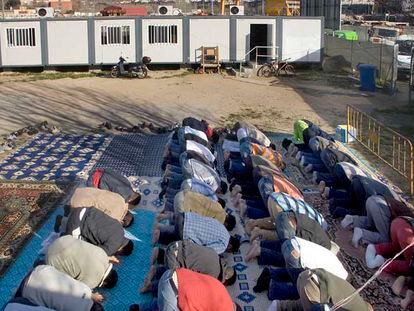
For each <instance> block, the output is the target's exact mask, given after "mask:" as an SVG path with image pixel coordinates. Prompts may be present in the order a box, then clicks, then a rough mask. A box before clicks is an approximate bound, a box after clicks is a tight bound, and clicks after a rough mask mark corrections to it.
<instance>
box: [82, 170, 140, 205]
mask: <svg viewBox="0 0 414 311" xmlns="http://www.w3.org/2000/svg"><path fill="white" fill-rule="evenodd" d="M97 171H101V173H100V174H99V177H98V180H96V182H97V185H96V184H94V174H95V173H96V172H97ZM86 184H87V186H88V187H95V188H99V189H102V190H108V191H111V192H115V193H118V194H119V195H120V196H122V197H123V198H124V199H125V201H126V200H127V199H128V198H130V196H131V195H132V194H133V193H134V191H133V189H132V186H131V183H130V182H129V180H128V178H126V177H125V176H124V175H122V174H120V173H118V172H116V171H114V170H112V169H102V168H99V169H96V170H94V171H93V172H92V173H91V174H90V175H89V178H88V181H87V182H86Z"/></svg>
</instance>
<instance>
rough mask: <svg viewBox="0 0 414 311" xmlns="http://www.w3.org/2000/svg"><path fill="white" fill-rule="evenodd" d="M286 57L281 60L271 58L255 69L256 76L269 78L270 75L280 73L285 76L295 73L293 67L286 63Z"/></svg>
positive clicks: (278, 74)
mask: <svg viewBox="0 0 414 311" xmlns="http://www.w3.org/2000/svg"><path fill="white" fill-rule="evenodd" d="M289 59H290V58H288V59H285V60H282V61H280V62H279V61H276V60H272V62H270V63H265V64H263V65H262V66H260V68H259V70H257V76H258V77H265V78H269V77H270V76H280V75H281V74H282V73H284V75H286V76H292V75H294V74H295V67H293V65H291V64H289V63H288V60H289Z"/></svg>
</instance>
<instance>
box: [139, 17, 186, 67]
mask: <svg viewBox="0 0 414 311" xmlns="http://www.w3.org/2000/svg"><path fill="white" fill-rule="evenodd" d="M150 26H156V27H157V26H177V28H176V30H177V32H176V36H177V38H176V43H173V42H172V41H173V40H171V38H169V37H167V38H165V40H164V41H167V42H164V43H150V28H149V27H150ZM169 35H170V33H168V36H169ZM142 45H143V48H142V53H143V56H149V57H151V60H152V62H153V63H181V62H183V22H182V20H181V19H170V18H168V19H143V20H142Z"/></svg>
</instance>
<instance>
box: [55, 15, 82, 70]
mask: <svg viewBox="0 0 414 311" xmlns="http://www.w3.org/2000/svg"><path fill="white" fill-rule="evenodd" d="M47 40H48V54H49V65H64V64H85V65H87V64H88V23H87V21H47Z"/></svg>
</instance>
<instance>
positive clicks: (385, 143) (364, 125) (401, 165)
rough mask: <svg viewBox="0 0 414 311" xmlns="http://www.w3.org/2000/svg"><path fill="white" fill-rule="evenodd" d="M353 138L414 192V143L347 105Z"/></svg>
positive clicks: (348, 131)
mask: <svg viewBox="0 0 414 311" xmlns="http://www.w3.org/2000/svg"><path fill="white" fill-rule="evenodd" d="M349 136H351V137H353V138H354V139H355V140H356V141H358V142H359V143H360V144H362V145H363V146H364V147H365V148H367V149H368V150H369V151H371V152H372V153H373V154H375V155H376V156H377V157H378V158H380V159H381V160H382V161H384V162H385V163H386V164H387V165H389V166H390V167H391V168H392V169H393V170H395V171H396V172H397V173H398V174H400V175H401V176H403V177H404V178H405V179H406V180H407V181H408V189H409V192H410V194H411V195H414V154H413V144H412V142H411V141H410V140H409V139H408V138H406V137H404V136H402V135H401V134H398V133H397V132H396V131H394V130H392V129H390V128H389V127H387V126H385V125H384V124H382V123H381V122H379V121H377V120H375V119H374V118H372V117H370V116H369V115H367V114H366V113H364V112H362V111H360V110H358V109H356V108H355V107H353V106H348V107H347V137H348V141H350V140H349Z"/></svg>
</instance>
